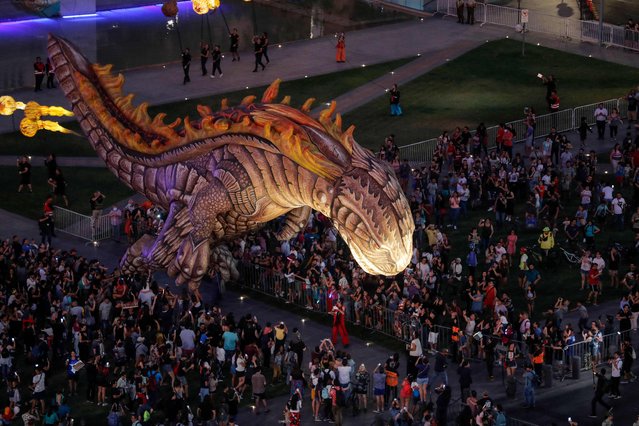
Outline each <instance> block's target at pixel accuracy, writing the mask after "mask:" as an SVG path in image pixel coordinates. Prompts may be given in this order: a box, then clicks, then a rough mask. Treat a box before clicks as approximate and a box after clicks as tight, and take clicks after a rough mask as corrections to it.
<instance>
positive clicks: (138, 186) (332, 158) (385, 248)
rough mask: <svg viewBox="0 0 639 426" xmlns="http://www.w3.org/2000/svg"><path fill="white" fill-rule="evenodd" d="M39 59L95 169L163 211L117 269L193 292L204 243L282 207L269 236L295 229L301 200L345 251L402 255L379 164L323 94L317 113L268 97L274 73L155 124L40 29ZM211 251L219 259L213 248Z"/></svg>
mask: <svg viewBox="0 0 639 426" xmlns="http://www.w3.org/2000/svg"><path fill="white" fill-rule="evenodd" d="M49 57H50V58H51V60H52V61H53V64H54V66H55V68H56V76H57V78H58V79H59V82H60V87H61V88H62V90H63V91H64V94H65V95H66V97H67V98H68V99H69V101H70V102H71V105H72V109H73V112H74V113H75V116H76V118H77V120H78V122H79V123H80V126H81V128H82V130H83V131H84V133H85V134H86V136H87V138H88V139H89V141H90V143H91V144H92V146H93V148H94V149H95V150H96V152H97V153H98V155H99V156H100V157H101V158H102V159H103V160H104V161H105V163H106V165H107V167H108V168H109V169H110V170H111V171H112V172H113V173H114V174H115V175H116V176H118V178H119V179H120V180H121V181H122V182H124V183H125V184H126V185H128V186H130V187H131V188H133V189H134V190H135V191H138V192H140V193H142V194H143V195H145V196H146V197H147V198H148V199H150V200H151V201H152V202H154V203H156V204H158V205H160V206H162V207H163V208H165V209H166V210H167V211H168V217H167V219H166V222H165V225H164V228H163V229H162V230H161V232H160V234H159V236H158V237H157V238H154V239H152V238H151V237H150V236H146V237H144V238H142V239H141V240H139V241H137V242H136V243H135V244H134V245H133V246H132V247H131V248H130V249H129V250H128V251H127V253H126V254H125V256H124V258H123V260H122V265H123V267H124V268H127V269H133V270H135V269H138V270H140V269H147V268H151V269H167V270H168V273H169V274H170V275H171V276H174V277H176V282H177V283H178V284H182V283H187V284H189V287H190V288H191V289H196V288H197V287H198V286H199V283H200V281H201V279H202V277H203V276H204V275H205V274H206V273H207V272H208V268H209V263H210V257H211V255H212V251H213V248H215V247H216V246H218V245H219V244H220V243H223V242H224V241H227V240H232V239H234V238H237V237H238V236H242V235H245V234H247V233H249V232H251V231H253V230H255V229H258V228H259V227H261V226H263V225H264V224H265V223H266V222H269V221H270V220H273V219H275V218H278V217H280V216H282V215H286V217H285V220H284V225H283V227H282V230H281V231H280V232H279V234H278V238H280V239H288V238H291V237H293V236H294V235H295V234H296V233H297V232H299V231H300V230H303V229H304V228H305V226H306V222H307V220H308V218H309V215H310V213H311V209H314V210H316V211H319V212H321V213H322V214H323V215H325V216H327V217H329V218H330V219H331V221H332V223H333V225H334V226H335V228H336V229H337V231H338V232H339V234H340V235H341V236H342V238H343V239H344V241H345V242H346V244H347V245H348V246H349V248H350V251H351V253H352V255H353V257H354V258H355V260H356V261H357V262H358V263H359V264H360V265H361V267H362V268H363V269H364V270H365V271H366V272H368V273H370V274H375V275H386V276H392V275H396V274H398V273H399V272H401V271H402V270H403V269H404V268H405V267H406V266H407V265H408V263H409V261H410V258H411V256H412V246H413V245H412V238H413V231H414V227H415V225H414V223H413V219H412V216H411V212H410V208H409V205H408V201H407V200H406V197H405V195H404V193H403V192H402V190H401V187H400V185H399V183H398V181H397V178H396V177H395V174H394V172H393V170H392V168H391V167H390V165H389V164H388V163H386V162H384V161H380V160H378V159H376V158H375V157H374V156H373V154H372V153H371V152H370V151H368V150H365V149H363V148H362V147H361V146H360V145H358V144H357V143H356V142H355V141H354V139H353V127H350V128H349V129H348V130H346V131H342V130H341V117H340V116H339V114H337V115H336V116H335V119H333V118H332V116H333V113H334V109H335V103H332V104H331V106H330V108H328V109H326V110H324V111H323V112H322V113H321V114H320V117H319V119H318V120H314V119H313V118H311V117H310V116H309V115H308V112H309V109H310V105H311V103H312V100H308V101H307V102H306V103H305V104H304V106H303V107H302V108H301V109H295V108H292V107H291V106H289V105H288V103H289V99H288V98H285V99H284V101H283V102H282V103H274V100H275V98H276V96H277V92H278V87H279V81H276V82H274V83H273V84H272V85H271V86H270V87H269V88H268V90H266V92H265V93H264V95H263V97H262V99H261V101H260V102H254V101H255V97H254V96H250V97H247V98H245V99H244V100H243V101H242V102H241V104H240V105H238V106H236V107H229V106H228V105H226V101H222V108H221V110H220V111H219V112H213V111H212V110H211V108H210V107H207V106H199V107H198V113H199V115H200V118H199V119H198V120H191V119H189V118H188V117H187V118H185V119H184V120H183V121H182V120H180V119H177V120H175V121H174V122H172V123H170V124H165V123H164V121H163V119H164V117H165V114H158V115H157V116H156V117H155V118H151V117H149V115H148V114H147V104H146V103H142V104H140V105H139V106H138V107H134V106H133V105H132V103H131V101H132V97H133V95H126V96H125V95H124V94H123V93H122V85H123V83H124V78H123V77H122V75H118V76H114V75H112V74H111V73H110V69H111V67H110V66H99V65H94V64H91V63H89V62H88V61H87V59H86V58H85V57H83V56H82V55H81V54H80V53H79V52H78V51H77V49H76V48H75V47H74V46H73V45H72V44H71V43H70V42H68V41H66V40H64V39H62V38H59V37H55V36H49ZM218 259H219V257H218Z"/></svg>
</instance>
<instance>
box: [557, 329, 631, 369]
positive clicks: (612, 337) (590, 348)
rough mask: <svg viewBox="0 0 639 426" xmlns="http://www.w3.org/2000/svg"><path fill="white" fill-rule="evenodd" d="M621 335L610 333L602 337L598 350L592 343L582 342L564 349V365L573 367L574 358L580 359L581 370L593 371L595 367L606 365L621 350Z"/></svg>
mask: <svg viewBox="0 0 639 426" xmlns="http://www.w3.org/2000/svg"><path fill="white" fill-rule="evenodd" d="M621 337H622V336H621V334H620V333H610V334H606V335H604V336H602V341H601V342H599V345H598V347H597V348H595V346H594V345H593V344H592V342H591V341H586V340H582V341H581V342H576V343H573V344H572V345H568V346H566V347H565V348H564V360H563V361H564V365H566V366H570V365H572V364H571V362H572V359H573V357H577V358H579V368H580V369H581V370H591V369H592V367H593V366H595V367H596V366H597V365H598V364H601V363H605V362H606V360H607V359H608V358H609V357H611V356H612V354H614V353H615V352H616V351H617V350H619V348H620V344H621Z"/></svg>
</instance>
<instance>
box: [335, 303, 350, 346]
mask: <svg viewBox="0 0 639 426" xmlns="http://www.w3.org/2000/svg"><path fill="white" fill-rule="evenodd" d="M331 315H333V332H332V334H331V342H333V345H337V335H338V334H340V335H341V336H342V343H343V344H344V347H348V344H349V340H348V333H347V332H346V321H345V310H344V305H343V304H342V301H341V300H339V299H338V300H337V302H336V304H335V306H333V309H332V310H331Z"/></svg>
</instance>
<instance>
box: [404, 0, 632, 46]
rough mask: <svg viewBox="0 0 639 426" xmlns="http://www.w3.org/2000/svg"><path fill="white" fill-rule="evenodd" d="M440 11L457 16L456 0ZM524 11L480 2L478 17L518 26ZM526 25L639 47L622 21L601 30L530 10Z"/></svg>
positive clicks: (440, 4)
mask: <svg viewBox="0 0 639 426" xmlns="http://www.w3.org/2000/svg"><path fill="white" fill-rule="evenodd" d="M397 1H404V2H407V1H409V0H395V1H393V2H397ZM420 10H421V9H420ZM437 12H438V13H442V14H444V15H450V16H457V8H456V2H455V0H437ZM520 13H521V10H520V9H517V8H514V7H505V6H496V5H494V4H486V3H477V6H476V8H475V20H476V21H478V22H483V23H487V24H493V25H499V26H504V27H510V28H515V26H516V25H517V24H518V23H519V22H520ZM526 28H527V29H528V31H533V32H540V33H544V34H550V35H556V36H559V37H566V38H569V39H573V40H580V41H584V42H589V43H599V41H600V37H601V42H602V43H603V44H605V45H610V46H617V47H623V48H626V49H632V50H639V31H630V30H626V29H625V27H623V26H619V25H611V24H604V25H603V31H600V30H601V28H600V27H599V22H597V21H579V20H577V19H572V18H561V17H559V16H554V15H547V14H544V13H541V12H538V11H535V10H529V12H528V24H526ZM600 33H601V34H600Z"/></svg>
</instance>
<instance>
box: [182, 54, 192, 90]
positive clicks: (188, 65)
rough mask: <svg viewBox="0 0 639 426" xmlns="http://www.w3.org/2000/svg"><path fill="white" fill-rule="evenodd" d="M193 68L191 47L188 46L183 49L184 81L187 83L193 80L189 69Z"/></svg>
mask: <svg viewBox="0 0 639 426" xmlns="http://www.w3.org/2000/svg"><path fill="white" fill-rule="evenodd" d="M190 69H191V49H189V48H188V47H187V48H186V49H184V50H183V51H182V70H183V71H184V82H183V83H182V84H186V83H188V82H190V81H191V77H189V70H190Z"/></svg>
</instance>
